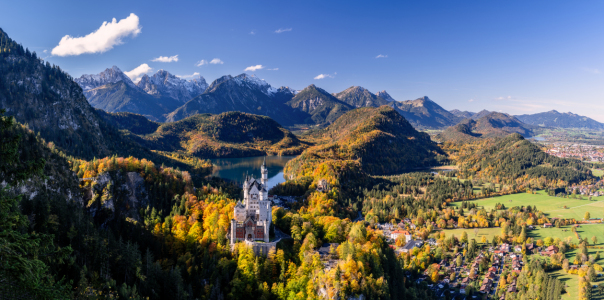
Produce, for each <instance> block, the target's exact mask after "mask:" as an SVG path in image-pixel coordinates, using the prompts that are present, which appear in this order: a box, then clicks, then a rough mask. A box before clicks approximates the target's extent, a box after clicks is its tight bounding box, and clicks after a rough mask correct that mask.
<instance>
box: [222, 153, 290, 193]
mask: <svg viewBox="0 0 604 300" xmlns="http://www.w3.org/2000/svg"><path fill="white" fill-rule="evenodd" d="M294 157H296V156H267V157H266V168H267V169H268V184H267V185H268V188H269V189H270V188H272V187H273V186H275V185H277V184H279V183H282V182H285V178H284V177H283V168H284V167H285V164H286V163H287V162H288V161H290V160H291V159H292V158H294ZM210 161H211V162H212V164H213V165H214V170H213V172H212V176H216V177H221V178H225V179H229V180H232V181H235V182H238V183H242V182H243V180H244V179H245V175H246V174H247V175H250V176H254V178H260V176H261V174H260V167H261V166H262V162H263V161H264V156H255V157H243V158H214V159H210Z"/></svg>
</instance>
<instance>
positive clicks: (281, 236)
mask: <svg viewBox="0 0 604 300" xmlns="http://www.w3.org/2000/svg"><path fill="white" fill-rule="evenodd" d="M291 238H292V237H291V236H289V235H287V234H285V233H283V231H281V230H279V228H277V227H275V240H274V241H272V242H275V243H278V242H280V241H281V240H283V239H291Z"/></svg>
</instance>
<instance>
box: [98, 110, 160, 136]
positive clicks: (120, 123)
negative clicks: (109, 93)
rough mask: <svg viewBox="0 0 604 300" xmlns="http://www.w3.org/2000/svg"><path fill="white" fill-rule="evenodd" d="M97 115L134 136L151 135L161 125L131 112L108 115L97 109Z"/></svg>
mask: <svg viewBox="0 0 604 300" xmlns="http://www.w3.org/2000/svg"><path fill="white" fill-rule="evenodd" d="M97 113H98V114H99V116H101V117H102V118H103V119H105V121H106V122H107V123H109V124H111V125H112V126H113V127H115V128H117V129H120V130H128V131H130V132H132V133H134V134H142V135H144V134H150V133H153V132H155V130H157V128H158V127H159V126H160V125H161V123H158V122H154V121H151V120H149V119H148V118H147V117H146V116H143V115H138V114H134V113H130V112H118V113H108V112H106V111H103V110H101V109H97Z"/></svg>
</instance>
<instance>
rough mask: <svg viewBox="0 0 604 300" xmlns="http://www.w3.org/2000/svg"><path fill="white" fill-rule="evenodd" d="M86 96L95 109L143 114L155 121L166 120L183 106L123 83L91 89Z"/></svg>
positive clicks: (167, 98)
mask: <svg viewBox="0 0 604 300" xmlns="http://www.w3.org/2000/svg"><path fill="white" fill-rule="evenodd" d="M85 95H86V98H87V99H88V102H90V104H91V105H92V106H93V107H95V108H98V109H102V110H104V111H107V112H130V113H135V114H141V115H144V116H146V117H147V118H149V119H151V120H154V121H163V120H165V115H167V114H169V113H170V112H172V111H174V110H175V109H177V108H178V107H179V106H180V105H181V103H179V102H178V101H177V100H175V99H173V98H170V97H162V96H160V95H150V94H147V93H145V92H144V91H142V90H141V89H139V88H136V87H131V86H129V85H128V84H126V83H125V82H123V81H118V82H116V83H108V84H105V85H102V86H100V87H96V88H94V89H90V90H88V91H86V92H85Z"/></svg>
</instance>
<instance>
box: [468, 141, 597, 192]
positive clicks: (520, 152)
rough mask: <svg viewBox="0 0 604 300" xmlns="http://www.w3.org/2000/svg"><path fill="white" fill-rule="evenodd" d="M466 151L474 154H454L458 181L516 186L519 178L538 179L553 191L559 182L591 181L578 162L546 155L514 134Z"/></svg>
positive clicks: (485, 142)
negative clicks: (482, 181)
mask: <svg viewBox="0 0 604 300" xmlns="http://www.w3.org/2000/svg"><path fill="white" fill-rule="evenodd" d="M467 148H470V149H474V150H472V151H467V152H464V151H463V150H462V151H459V152H458V153H457V155H458V157H457V165H458V167H459V174H460V175H459V176H460V177H461V178H474V179H482V180H485V181H487V182H495V181H497V182H508V183H514V182H517V179H518V178H528V179H537V178H539V179H540V180H539V181H540V182H541V183H540V184H542V185H543V186H554V187H555V186H558V185H559V184H560V183H561V181H565V182H567V183H579V182H581V181H584V180H587V179H593V178H594V176H593V175H592V172H591V170H590V168H589V167H587V166H586V165H584V164H583V163H581V162H580V161H578V160H574V159H562V158H558V157H555V156H551V155H548V154H547V153H545V152H543V151H541V149H540V148H539V146H537V145H535V144H533V143H531V142H529V141H527V140H525V139H524V138H523V137H522V136H521V135H520V134H517V133H513V134H510V135H508V136H506V137H504V138H501V139H484V140H480V141H478V143H476V144H474V145H472V146H470V147H467ZM527 181H528V180H524V182H525V183H526V182H527ZM531 182H533V181H531ZM534 182H537V180H535V181H534Z"/></svg>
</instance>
